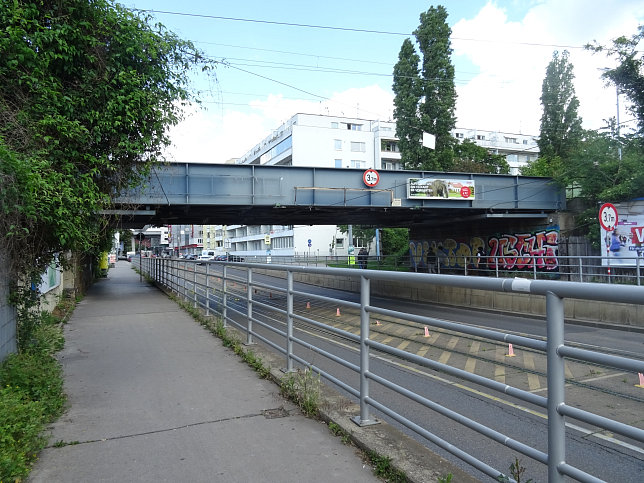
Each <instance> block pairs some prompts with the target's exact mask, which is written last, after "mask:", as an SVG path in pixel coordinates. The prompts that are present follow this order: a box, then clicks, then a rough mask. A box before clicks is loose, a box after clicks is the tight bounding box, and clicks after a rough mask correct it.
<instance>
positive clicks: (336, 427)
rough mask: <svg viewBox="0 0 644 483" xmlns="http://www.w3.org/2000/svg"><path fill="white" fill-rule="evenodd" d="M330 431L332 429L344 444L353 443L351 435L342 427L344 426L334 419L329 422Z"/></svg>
mask: <svg viewBox="0 0 644 483" xmlns="http://www.w3.org/2000/svg"><path fill="white" fill-rule="evenodd" d="M329 431H331V433H332V434H333V435H334V436H339V437H340V441H342V444H350V443H351V436H350V435H349V433H347V432H346V431H345V430H344V429H342V427H341V426H340V425H339V424H337V423H334V422H333V421H331V422H330V423H329Z"/></svg>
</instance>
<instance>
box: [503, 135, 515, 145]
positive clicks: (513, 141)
mask: <svg viewBox="0 0 644 483" xmlns="http://www.w3.org/2000/svg"><path fill="white" fill-rule="evenodd" d="M504 139H505V142H506V143H508V144H518V143H517V138H509V137H507V136H506V137H505V138H504Z"/></svg>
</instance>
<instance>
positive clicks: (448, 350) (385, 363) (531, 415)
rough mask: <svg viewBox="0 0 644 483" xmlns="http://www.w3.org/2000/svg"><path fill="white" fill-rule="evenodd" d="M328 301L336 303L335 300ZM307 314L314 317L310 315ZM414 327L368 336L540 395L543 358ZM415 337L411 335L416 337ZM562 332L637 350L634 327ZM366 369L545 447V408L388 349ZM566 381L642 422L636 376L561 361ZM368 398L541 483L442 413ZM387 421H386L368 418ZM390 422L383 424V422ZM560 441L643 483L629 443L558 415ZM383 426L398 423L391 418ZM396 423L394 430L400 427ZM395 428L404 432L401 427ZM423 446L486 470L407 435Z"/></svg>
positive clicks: (451, 316)
mask: <svg viewBox="0 0 644 483" xmlns="http://www.w3.org/2000/svg"><path fill="white" fill-rule="evenodd" d="M229 274H233V275H234V276H238V277H239V278H240V279H243V278H245V274H244V273H243V272H238V271H235V270H230V271H229ZM253 281H254V282H256V283H259V284H263V285H275V286H277V287H285V281H284V280H282V279H278V278H273V277H267V276H263V275H257V274H255V275H254V278H253ZM229 289H230V290H232V291H235V290H238V291H239V296H238V297H235V296H231V297H229V300H230V301H231V302H232V303H236V304H238V307H239V310H240V311H241V312H245V310H246V301H245V300H244V299H243V295H244V292H243V290H245V287H244V286H243V285H242V284H240V283H237V285H236V286H230V285H229ZM295 290H297V291H302V292H305V293H309V294H316V295H322V296H325V297H333V298H337V299H342V300H350V301H354V302H357V301H358V299H359V296H358V294H354V293H348V292H344V291H339V290H333V289H327V288H322V287H315V286H311V285H305V284H296V285H295ZM253 298H254V299H255V300H257V301H259V302H262V303H264V304H266V305H271V306H282V307H284V300H285V296H284V295H283V294H282V293H280V292H278V291H271V290H268V289H262V288H260V289H259V291H257V292H255V295H254V296H253ZM306 302H307V301H306V300H305V297H296V301H295V311H296V312H298V311H299V312H300V313H302V314H306V316H309V317H311V318H315V319H316V320H321V321H325V323H327V324H329V325H332V326H334V327H337V328H340V329H342V330H346V331H347V332H352V333H356V331H357V330H359V317H358V314H357V313H355V312H352V310H351V309H345V308H342V309H341V311H342V315H341V316H340V317H336V310H337V307H334V306H333V304H332V303H330V302H329V303H326V302H320V301H315V302H313V304H312V307H311V309H305V308H304V307H305V305H306ZM371 304H372V305H376V306H380V307H383V308H389V309H393V310H401V311H407V312H410V313H415V314H419V315H423V316H427V317H435V318H439V319H443V320H450V321H455V322H461V323H465V324H469V325H476V326H479V327H486V328H492V329H496V330H500V331H503V332H511V333H515V334H521V335H528V336H535V337H545V332H546V326H545V321H544V320H543V319H542V318H537V317H530V316H517V315H510V314H502V313H497V312H489V311H480V310H470V309H466V308H457V307H448V306H441V305H433V304H419V303H413V302H409V301H401V300H395V299H385V298H374V299H372V301H371ZM336 305H337V304H336ZM313 313H314V314H315V316H313V315H311V314H313ZM253 315H254V316H255V317H256V318H257V319H258V320H261V321H263V322H264V323H266V324H267V325H271V326H275V327H278V328H280V329H281V330H283V320H284V317H283V316H280V315H279V314H275V312H272V311H270V310H266V309H261V308H260V307H259V306H254V308H253ZM297 325H299V326H300V327H301V330H297V331H296V334H295V335H296V337H300V338H301V339H302V340H305V341H307V342H308V343H311V344H314V345H316V346H318V347H320V348H321V349H323V350H326V351H329V352H332V353H334V354H335V355H337V356H339V357H341V358H342V359H345V360H348V361H350V362H352V363H354V364H358V363H359V353H358V351H357V347H356V344H354V343H353V342H350V341H348V340H346V339H343V338H338V337H337V336H334V335H333V334H331V333H328V332H320V331H317V330H313V329H312V328H310V327H309V328H306V327H303V325H302V324H297ZM253 329H254V330H257V331H258V333H260V334H262V335H263V336H264V337H267V338H269V339H271V340H274V341H275V343H277V344H280V345H283V340H280V338H279V337H277V336H276V335H275V334H274V333H273V332H270V331H268V330H266V329H264V328H262V327H261V325H259V324H255V325H254V327H253ZM422 329H423V327H422V326H416V327H414V326H413V325H408V326H406V327H404V326H401V325H399V324H396V323H395V321H393V320H383V321H382V322H381V325H380V326H373V325H372V326H371V328H370V330H371V335H372V338H373V339H375V340H377V341H379V342H382V343H386V344H388V345H391V346H393V347H398V348H401V349H404V350H406V351H408V352H412V353H416V354H418V355H422V356H424V357H427V358H430V359H432V360H437V361H439V362H443V363H448V364H449V365H451V366H454V367H458V368H461V369H464V370H466V371H468V372H474V373H476V374H479V375H482V376H485V377H489V378H491V379H494V380H497V381H499V382H503V383H506V384H509V385H512V386H515V387H519V388H521V389H525V390H528V391H531V392H533V393H535V394H539V395H542V396H546V395H547V391H546V384H545V374H546V372H547V366H546V364H545V357H543V356H540V355H538V354H533V353H531V352H530V351H525V350H521V349H518V350H517V357H516V358H515V359H512V360H510V359H508V358H507V357H506V353H507V349H506V348H504V347H501V346H499V345H498V344H497V345H495V344H490V343H486V342H485V341H481V340H476V339H474V338H472V337H469V336H468V337H465V336H463V334H460V335H459V334H458V333H452V332H449V331H440V330H434V329H432V331H431V334H430V337H428V338H427V339H423V338H422ZM419 335H420V336H421V338H420V340H419V337H418V336H419ZM565 338H566V341H567V343H574V344H582V345H583V347H585V348H593V349H595V348H601V349H603V350H606V351H609V352H613V353H619V354H623V355H625V356H630V357H639V358H641V355H642V354H643V353H644V334H642V333H641V332H624V331H620V330H615V329H610V328H600V327H593V326H585V325H576V324H566V327H565ZM296 351H297V353H298V355H300V356H301V357H303V358H306V359H307V360H312V362H313V363H314V364H315V365H316V366H318V367H320V368H321V369H323V370H324V371H328V372H329V373H331V374H333V375H334V377H337V378H338V379H340V380H343V381H345V382H346V383H347V384H349V385H351V386H352V387H358V377H357V375H356V374H355V373H354V372H353V371H350V370H348V369H346V368H345V367H343V366H340V365H339V364H337V363H334V362H331V361H329V360H328V359H326V358H324V357H322V356H320V355H317V354H315V353H313V352H312V351H310V350H307V349H302V348H299V349H296ZM370 370H371V372H373V373H374V374H377V375H379V376H381V377H385V378H386V379H388V380H394V381H396V382H397V383H398V384H400V385H401V386H403V387H406V388H408V389H410V390H412V391H414V392H416V393H417V394H419V395H421V396H423V397H426V398H427V399H430V400H431V401H433V402H434V403H435V404H438V405H440V406H442V407H444V408H448V409H450V410H452V411H455V412H457V413H460V414H463V415H465V416H468V417H471V418H472V419H474V420H476V421H477V422H478V423H481V424H484V425H486V426H490V427H492V428H494V429H496V430H497V431H499V432H500V433H502V434H504V435H507V436H508V437H510V438H512V439H515V440H517V441H520V442H522V443H525V444H528V445H530V446H533V447H535V448H537V449H538V450H540V451H543V452H545V451H546V450H547V426H546V425H547V418H546V417H545V413H546V410H545V409H544V408H541V407H536V406H531V405H529V404H526V403H525V402H522V401H518V400H515V399H513V398H510V397H508V396H507V395H504V394H499V393H493V392H492V391H491V390H489V389H485V388H482V387H480V386H476V385H474V384H472V383H469V382H464V381H463V380H459V379H456V378H454V377H452V376H448V375H446V374H444V373H438V372H436V371H432V370H429V369H427V368H423V367H420V366H415V365H413V364H410V363H407V362H404V361H402V360H400V359H397V358H394V357H392V356H389V355H384V354H381V355H378V356H376V357H373V358H372V362H371V367H370ZM566 378H567V380H569V381H571V384H570V385H569V386H568V387H567V389H566V402H567V404H569V405H572V406H576V407H580V408H582V409H586V410H589V411H592V412H595V413H598V414H602V415H605V416H607V417H611V418H614V419H617V420H620V421H622V422H625V423H628V424H631V425H635V426H638V427H640V428H642V427H644V416H642V408H644V404H643V401H644V389H639V388H635V387H634V383H635V382H637V381H636V379H635V376H634V375H632V374H624V373H623V372H620V371H615V370H609V369H605V368H600V367H598V366H594V365H589V364H582V363H574V362H570V363H568V364H567V366H566ZM371 396H372V397H373V398H374V399H375V400H377V401H378V402H380V403H382V404H384V405H386V406H389V407H391V408H394V409H395V410H396V411H397V412H398V413H399V414H401V415H403V416H404V417H406V418H408V419H410V420H412V421H414V422H416V423H417V424H419V425H421V426H423V427H425V428H426V429H428V430H429V431H431V432H432V433H433V434H435V435H436V436H438V437H440V438H443V439H445V440H447V441H449V442H451V443H453V444H454V445H456V446H458V447H459V448H461V449H463V450H465V451H466V452H468V453H471V454H472V455H474V456H476V457H477V458H478V459H480V460H482V461H484V462H486V463H487V464H489V465H490V466H492V467H494V468H497V469H499V470H500V471H505V472H506V473H507V470H508V466H509V465H510V464H511V463H512V462H514V458H515V457H519V458H520V460H521V463H522V465H523V466H524V467H526V472H525V474H524V476H523V479H527V478H532V479H533V480H534V481H535V482H536V481H546V480H547V472H546V467H545V465H543V464H541V463H539V462H536V461H534V460H531V459H530V458H528V457H525V456H522V455H520V454H519V453H518V452H517V451H513V450H510V449H508V448H507V447H506V446H504V445H502V444H498V443H494V442H492V441H491V440H490V439H488V438H485V437H483V436H481V435H480V434H478V433H477V432H475V431H472V430H471V429H468V428H466V427H464V426H463V425H461V424H459V423H456V422H454V421H453V420H452V419H450V418H447V417H445V416H443V415H441V414H439V413H438V412H437V411H435V410H430V409H427V408H425V407H423V406H422V405H420V404H418V403H415V402H413V401H410V400H409V399H407V398H403V397H402V396H400V395H398V394H396V393H394V392H393V391H390V390H388V389H386V388H384V387H382V386H380V385H378V384H375V383H374V382H371ZM377 416H378V417H383V418H384V419H387V420H389V421H390V419H389V418H387V417H385V416H383V415H381V414H377ZM390 422H391V421H390ZM568 422H569V426H568V430H567V441H566V451H567V453H566V455H567V461H568V462H569V463H571V464H572V465H574V466H577V467H579V468H582V469H583V470H584V471H587V472H589V473H591V474H594V475H596V476H598V477H599V478H602V479H604V480H606V481H644V450H643V449H642V447H641V444H639V443H638V442H634V441H629V440H628V439H627V438H624V437H621V436H619V435H611V434H606V433H605V432H599V433H598V432H597V430H596V428H591V427H588V426H587V425H584V424H582V423H577V422H575V421H568ZM392 424H394V425H397V426H399V427H400V425H399V424H397V423H395V422H392ZM401 429H402V428H401ZM403 430H404V431H405V432H407V433H409V434H412V433H411V432H410V431H409V430H407V429H403ZM412 435H413V436H414V437H416V438H417V439H418V440H420V441H421V442H423V444H426V445H427V446H428V447H430V448H431V449H432V450H434V451H436V452H437V453H439V454H441V455H442V456H444V457H445V458H447V459H449V460H451V461H453V462H455V463H456V464H457V465H459V466H460V467H462V468H463V469H465V470H466V471H468V472H470V473H472V474H473V475H474V476H477V477H479V478H482V479H485V478H486V476H485V475H483V474H482V473H480V472H478V471H477V470H474V469H472V467H471V466H469V465H467V464H465V463H463V462H462V461H461V460H459V459H458V458H455V457H454V456H452V455H451V454H449V453H448V452H446V451H444V450H442V449H440V448H438V447H437V446H435V445H434V444H433V443H431V442H429V441H428V440H427V439H425V438H422V437H420V436H418V435H415V434H412Z"/></svg>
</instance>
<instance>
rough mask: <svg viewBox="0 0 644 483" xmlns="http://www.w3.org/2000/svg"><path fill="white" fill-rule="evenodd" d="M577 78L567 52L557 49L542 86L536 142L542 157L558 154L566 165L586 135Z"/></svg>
mask: <svg viewBox="0 0 644 483" xmlns="http://www.w3.org/2000/svg"><path fill="white" fill-rule="evenodd" d="M574 78H575V75H574V74H573V65H572V64H571V63H570V62H569V61H568V52H567V51H564V52H563V53H561V55H560V54H559V52H557V51H555V52H554V53H553V55H552V60H551V61H550V63H549V64H548V67H547V69H546V77H545V78H544V79H543V84H542V87H541V105H542V106H543V114H542V116H541V129H540V135H539V140H538V141H537V145H538V146H539V152H540V156H541V157H544V158H548V159H552V158H555V157H559V158H560V159H561V162H562V163H563V164H564V165H565V163H566V160H568V159H570V157H571V156H572V155H573V154H574V153H575V152H576V151H577V150H578V148H579V143H580V142H581V139H582V136H583V130H582V127H581V118H580V117H579V114H578V108H579V100H578V99H577V96H576V95H575V86H574V84H573V81H574Z"/></svg>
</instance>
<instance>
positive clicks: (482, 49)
mask: <svg viewBox="0 0 644 483" xmlns="http://www.w3.org/2000/svg"><path fill="white" fill-rule="evenodd" d="M643 14H644V5H642V4H641V2H636V1H632V0H622V1H620V2H617V1H605V0H604V1H600V0H591V1H588V0H567V1H565V2H561V1H560V0H546V1H543V2H541V3H539V4H538V5H536V6H534V7H533V8H532V9H530V10H529V11H528V13H527V14H526V15H525V16H524V18H523V19H522V20H521V21H519V22H510V21H508V18H507V16H506V13H505V11H504V10H503V9H502V8H500V7H499V6H498V5H497V4H495V3H492V2H490V3H488V4H487V5H486V6H485V7H484V8H483V9H481V10H480V11H479V13H478V14H477V15H476V16H475V17H474V18H471V19H463V20H461V21H459V22H457V23H456V24H455V25H454V27H453V29H452V31H453V37H455V38H456V39H478V41H476V42H474V41H465V40H454V42H453V45H454V54H455V55H456V56H463V57H464V58H467V59H468V60H469V62H471V63H472V64H474V65H475V66H476V67H478V68H479V70H480V73H479V74H478V75H477V76H475V77H474V78H473V79H472V80H471V81H470V82H468V83H467V84H466V85H464V86H459V87H457V89H458V94H459V99H458V103H457V116H458V125H459V126H461V127H470V128H479V129H489V130H501V131H509V132H513V131H514V132H519V131H521V132H524V133H531V134H538V132H539V122H540V118H541V103H540V100H539V98H540V96H541V83H542V81H543V78H544V76H545V72H546V67H547V65H548V63H549V62H550V60H551V59H552V53H553V51H554V50H559V51H563V50H568V51H569V53H570V62H571V63H572V64H573V66H574V73H575V91H576V95H577V97H578V98H579V100H580V110H579V112H580V115H581V117H582V119H583V121H584V127H586V128H589V129H597V128H599V127H601V126H602V125H603V124H604V123H603V121H602V120H603V119H605V118H609V117H611V116H615V113H616V109H615V90H614V88H606V87H604V86H603V81H602V80H601V71H600V70H599V68H600V67H605V66H610V65H611V64H610V60H609V59H607V58H606V57H605V56H603V55H600V54H595V55H593V54H592V53H591V52H589V51H586V50H583V49H579V48H572V47H580V46H583V45H584V44H586V43H589V42H591V41H593V40H597V41H598V42H599V43H601V44H608V43H609V42H610V40H611V39H613V38H615V37H618V36H620V35H631V34H634V33H635V31H636V27H637V25H638V18H639V19H641V18H642V15H643ZM527 44H533V45H527ZM457 58H458V57H457ZM623 115H624V113H623V111H622V116H623Z"/></svg>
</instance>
